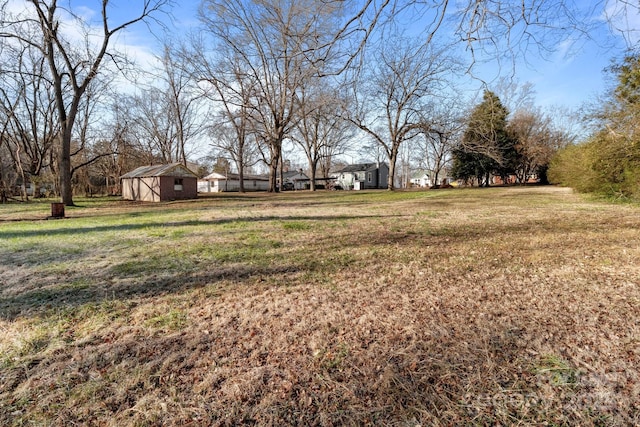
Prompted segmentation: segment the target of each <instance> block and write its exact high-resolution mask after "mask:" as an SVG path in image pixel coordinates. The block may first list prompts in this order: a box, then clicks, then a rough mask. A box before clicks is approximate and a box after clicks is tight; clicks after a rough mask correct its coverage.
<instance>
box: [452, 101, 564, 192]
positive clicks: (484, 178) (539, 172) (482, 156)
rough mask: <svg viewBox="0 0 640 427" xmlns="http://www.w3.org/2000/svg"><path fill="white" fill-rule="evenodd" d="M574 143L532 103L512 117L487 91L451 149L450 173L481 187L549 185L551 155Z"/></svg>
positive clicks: (500, 102)
mask: <svg viewBox="0 0 640 427" xmlns="http://www.w3.org/2000/svg"><path fill="white" fill-rule="evenodd" d="M571 141H572V136H571V135H570V134H569V133H567V132H566V131H564V130H561V129H558V128H557V126H556V125H555V124H554V122H553V120H552V119H551V117H550V116H549V115H548V114H544V113H543V112H541V111H539V110H537V109H536V108H535V107H533V105H527V106H526V108H521V109H519V110H517V111H516V112H514V113H513V114H511V115H510V114H509V111H508V109H507V108H506V107H505V106H504V105H503V103H502V101H501V100H500V98H499V97H498V96H497V95H496V94H495V93H494V92H491V91H485V92H484V95H483V100H482V102H481V103H479V104H478V105H477V106H476V107H475V108H474V109H473V111H472V112H471V114H470V115H469V117H468V119H467V121H466V129H465V131H464V133H463V134H462V137H461V139H460V141H459V143H458V144H457V145H456V146H455V148H454V150H453V167H452V174H453V177H454V178H456V179H459V180H462V181H464V182H466V183H467V184H472V185H478V186H481V187H482V186H489V185H491V184H526V183H530V182H531V183H532V182H535V183H542V184H546V183H548V180H547V170H548V168H549V163H550V161H551V158H552V157H553V155H554V154H555V153H556V151H557V150H558V149H559V148H560V147H563V146H565V145H567V144H569V143H570V142H571Z"/></svg>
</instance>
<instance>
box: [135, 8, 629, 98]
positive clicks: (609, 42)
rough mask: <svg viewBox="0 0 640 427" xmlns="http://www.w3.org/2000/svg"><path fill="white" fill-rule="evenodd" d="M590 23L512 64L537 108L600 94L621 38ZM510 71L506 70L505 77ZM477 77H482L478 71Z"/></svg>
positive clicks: (179, 14) (182, 26) (193, 20)
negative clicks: (569, 43) (576, 37)
mask: <svg viewBox="0 0 640 427" xmlns="http://www.w3.org/2000/svg"><path fill="white" fill-rule="evenodd" d="M596 1H597V0H596ZM199 3H200V1H199V0H186V1H180V2H179V4H178V6H177V7H176V8H174V10H173V14H174V15H175V17H176V22H175V25H177V26H178V28H175V34H177V35H180V34H183V33H186V32H187V31H188V30H189V29H190V28H191V27H192V26H194V25H197V16H196V11H197V8H198V5H199ZM581 3H582V4H583V5H586V3H587V2H584V1H583V0H582V2H581ZM605 3H606V4H608V3H607V2H605ZM609 3H611V2H609ZM609 7H610V6H609ZM603 12H604V11H600V13H603ZM633 12H636V11H635V10H634V11H633ZM610 13H611V12H610ZM626 18H627V22H626V23H624V25H625V26H626V27H627V28H628V29H635V28H634V25H635V24H636V23H638V24H639V25H640V17H638V16H637V15H629V16H627V17H626ZM594 20H595V21H600V22H596V23H595V24H596V25H594V29H593V30H592V32H591V33H590V34H589V36H590V37H591V39H592V40H585V41H582V42H578V43H576V44H575V45H573V47H572V48H571V49H568V48H566V47H565V46H563V45H559V47H558V49H557V50H556V52H553V53H551V54H549V55H547V57H546V58H539V57H536V55H535V54H534V53H532V54H531V55H529V56H528V58H529V60H530V61H531V63H530V64H525V63H524V62H523V61H518V62H517V63H516V68H515V80H516V81H518V82H520V83H525V82H531V83H533V84H534V89H535V92H536V104H537V105H540V106H542V107H547V106H555V105H563V106H567V107H579V106H580V105H581V104H582V103H583V102H585V101H587V100H589V99H593V98H594V96H596V95H598V94H600V93H602V92H603V91H604V89H605V87H606V85H607V81H606V79H607V76H605V74H604V73H603V70H604V69H605V68H606V67H608V66H609V65H610V64H611V60H612V58H614V57H615V58H619V57H620V56H621V55H622V54H623V53H624V51H625V47H626V45H625V43H624V40H623V38H622V37H619V36H612V35H611V33H610V32H609V30H608V26H607V25H606V23H605V22H604V21H603V20H602V19H601V17H599V16H597V15H596V16H594ZM145 30H146V28H145V27H144V26H138V27H137V28H135V29H134V31H135V32H144V31H145ZM175 34H174V35H175ZM141 35H143V34H141ZM147 40H149V43H152V44H153V43H155V42H154V41H153V40H151V39H147ZM631 41H632V42H635V40H631ZM483 67H485V68H486V69H488V70H490V72H489V73H488V75H489V77H488V78H489V79H491V78H493V77H495V75H496V73H495V72H494V71H495V67H493V69H492V67H491V63H489V64H487V65H484V66H483ZM509 67H510V66H509ZM509 67H507V68H509ZM510 71H511V70H510V69H509V70H506V72H507V73H509V72H510ZM479 74H482V71H480V72H479ZM478 87H480V84H478Z"/></svg>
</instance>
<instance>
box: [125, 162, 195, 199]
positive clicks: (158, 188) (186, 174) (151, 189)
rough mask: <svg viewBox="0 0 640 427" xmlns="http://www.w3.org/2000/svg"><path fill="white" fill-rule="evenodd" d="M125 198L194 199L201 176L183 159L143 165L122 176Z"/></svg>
mask: <svg viewBox="0 0 640 427" xmlns="http://www.w3.org/2000/svg"><path fill="white" fill-rule="evenodd" d="M120 183H121V185H122V198H124V199H125V200H137V201H145V202H163V201H169V200H182V199H195V198H197V197H198V189H197V185H198V177H197V176H196V174H194V173H193V172H192V171H191V170H190V169H188V168H187V167H186V166H184V165H183V164H182V163H171V164H168V165H153V166H141V167H139V168H137V169H134V170H132V171H131V172H129V173H126V174H124V175H122V176H121V177H120Z"/></svg>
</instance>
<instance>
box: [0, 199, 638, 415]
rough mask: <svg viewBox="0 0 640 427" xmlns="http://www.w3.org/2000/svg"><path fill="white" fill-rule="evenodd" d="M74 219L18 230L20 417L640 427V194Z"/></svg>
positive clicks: (8, 380) (15, 292)
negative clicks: (609, 200) (612, 199)
mask: <svg viewBox="0 0 640 427" xmlns="http://www.w3.org/2000/svg"><path fill="white" fill-rule="evenodd" d="M3 215H4V216H3ZM31 215H35V214H31ZM22 216H25V215H24V214H22ZM69 216H71V218H69V219H67V220H64V221H53V222H46V221H45V222H42V221H36V222H29V221H10V222H4V223H0V237H1V238H2V239H3V241H6V242H7V244H6V245H3V248H0V257H1V258H0V259H2V260H1V261H0V278H2V279H1V280H2V287H1V288H0V298H1V299H0V331H2V334H0V365H1V371H0V408H2V410H0V424H4V425H30V424H36V425H61V426H62V425H65V426H66V425H74V424H76V425H78V424H81V425H85V424H86V425H113V426H115V425H118V426H119V425H239V424H257V425H274V426H275V425H278V426H280V425H319V426H330V425H389V426H418V425H422V426H426V425H436V426H439V425H583V426H589V425H593V426H596V425H598V426H602V425H611V426H618V425H638V424H640V404H639V402H640V378H639V374H638V366H640V323H639V320H638V319H639V318H640V316H639V314H640V263H639V262H638V260H640V208H638V207H636V206H629V205H611V204H606V203H600V202H592V201H588V200H585V199H583V198H581V197H580V196H577V195H575V194H573V193H571V192H570V191H569V190H565V189H559V188H553V187H547V188H506V189H505V188H501V189H488V190H446V191H441V192H435V191H432V192H424V193H397V194H388V193H386V192H365V193H356V192H351V193H346V192H345V193H342V192H337V193H320V194H310V193H288V194H280V195H264V194H263V195H250V196H245V197H241V196H227V197H224V198H212V199H205V200H199V201H196V202H189V203H174V204H164V205H154V206H149V205H133V206H132V205H127V204H118V205H117V206H116V205H114V204H106V205H104V206H99V207H95V208H91V209H88V208H87V209H82V208H78V209H72V210H71V212H69ZM10 217H11V213H10V212H8V211H6V210H5V211H0V218H4V219H12V218H10Z"/></svg>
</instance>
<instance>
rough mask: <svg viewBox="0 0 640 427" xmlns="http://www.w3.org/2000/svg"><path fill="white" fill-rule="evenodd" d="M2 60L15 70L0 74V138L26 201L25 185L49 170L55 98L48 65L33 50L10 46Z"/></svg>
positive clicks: (53, 134)
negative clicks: (47, 73)
mask: <svg viewBox="0 0 640 427" xmlns="http://www.w3.org/2000/svg"><path fill="white" fill-rule="evenodd" d="M2 60H3V62H4V63H5V64H11V66H12V69H10V70H4V71H3V72H1V73H0V117H2V118H3V121H2V128H1V130H0V132H1V135H2V138H1V139H2V143H3V144H5V146H6V149H7V153H8V155H9V157H10V158H11V159H12V163H13V167H14V169H15V170H16V173H17V174H18V175H19V176H20V178H21V182H22V186H21V188H22V197H23V199H26V198H27V191H26V185H27V184H28V183H29V182H30V181H38V180H39V177H40V175H41V173H42V172H43V170H45V169H46V168H48V167H49V161H50V158H51V155H52V150H53V148H54V143H55V141H56V139H57V137H58V129H59V127H58V125H57V115H56V109H55V98H54V96H53V90H52V87H51V84H50V81H49V80H48V79H47V78H46V72H45V68H46V62H45V60H44V58H42V57H40V56H38V55H34V50H33V49H29V48H28V47H27V48H25V47H22V46H17V47H14V46H7V49H5V51H4V52H3V55H2ZM34 184H35V182H34Z"/></svg>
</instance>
